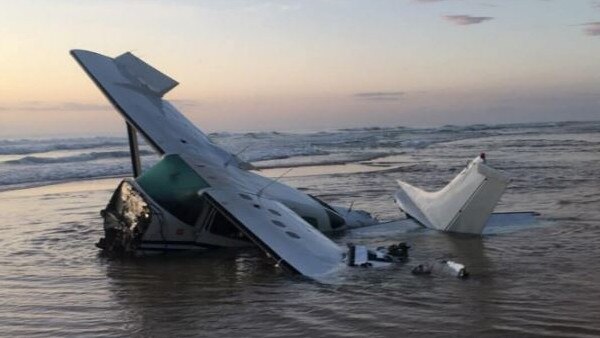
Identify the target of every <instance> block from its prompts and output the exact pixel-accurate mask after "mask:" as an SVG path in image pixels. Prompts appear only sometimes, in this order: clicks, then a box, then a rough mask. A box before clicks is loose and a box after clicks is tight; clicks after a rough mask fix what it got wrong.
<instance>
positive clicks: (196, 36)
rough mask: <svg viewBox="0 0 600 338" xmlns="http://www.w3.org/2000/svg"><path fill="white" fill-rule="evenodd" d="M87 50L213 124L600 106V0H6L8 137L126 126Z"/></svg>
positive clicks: (2, 20) (395, 120) (572, 115)
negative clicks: (137, 67)
mask: <svg viewBox="0 0 600 338" xmlns="http://www.w3.org/2000/svg"><path fill="white" fill-rule="evenodd" d="M76 48H77V49H88V50H92V51H96V52H99V53H101V54H105V55H109V56H118V55H119V54H121V53H123V52H126V51H131V52H133V53H134V54H136V55H137V56H139V57H141V58H142V59H144V60H145V61H146V62H148V63H150V64H151V65H153V66H154V67H155V68H157V69H159V70H161V71H162V72H164V73H166V74H168V75H169V76H171V77H173V78H174V79H176V80H177V81H178V82H179V83H180V85H179V86H177V87H176V88H175V89H173V90H172V91H171V92H169V93H168V94H167V95H166V97H165V98H166V99H168V100H172V101H173V102H174V104H175V105H176V106H177V107H178V108H179V109H180V110H181V111H182V112H183V113H184V114H185V115H186V116H188V117H189V118H190V119H191V120H192V121H193V122H194V123H195V124H196V125H197V126H198V127H200V128H201V129H202V130H204V131H206V132H212V131H257V130H321V129H332V128H346V127H360V126H389V125H393V126H438V125H446V124H456V125H465V124H475V123H520V122H545V121H564V120H599V119H600V0H312V1H308V0H307V1H302V0H298V1H288V0H279V1H276V0H220V1H217V0H215V1H209V0H205V1H202V0H196V1H192V0H169V1H167V0H164V1H161V0H147V1H142V0H85V1H76V0H52V1H50V0H46V1H44V0H38V1H35V0H21V1H4V0H2V1H0V138H15V137H27V136H36V135H75V134H77V135H103V134H122V133H123V132H124V125H123V122H122V120H121V119H120V117H119V115H118V113H116V112H115V111H114V109H113V108H112V107H111V106H110V105H109V104H108V101H107V100H106V99H105V98H104V97H103V96H102V94H101V93H100V91H99V90H98V89H97V88H96V87H95V86H94V85H93V83H92V82H91V81H90V80H89V78H88V77H87V76H86V75H85V74H84V73H83V71H82V70H81V69H80V68H79V66H78V65H77V64H76V63H75V61H74V60H73V59H72V58H71V56H70V55H69V53H68V52H69V50H71V49H76Z"/></svg>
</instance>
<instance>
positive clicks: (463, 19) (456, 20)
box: [443, 15, 493, 26]
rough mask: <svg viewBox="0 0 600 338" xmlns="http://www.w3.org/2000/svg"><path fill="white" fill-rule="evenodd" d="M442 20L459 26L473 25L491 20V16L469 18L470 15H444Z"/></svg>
mask: <svg viewBox="0 0 600 338" xmlns="http://www.w3.org/2000/svg"><path fill="white" fill-rule="evenodd" d="M443 18H444V19H446V20H448V21H450V22H451V23H453V24H455V25H459V26H467V25H474V24H478V23H482V22H485V21H489V20H492V19H493V17H491V16H470V15H444V16H443Z"/></svg>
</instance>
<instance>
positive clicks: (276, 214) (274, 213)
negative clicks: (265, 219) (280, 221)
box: [269, 209, 281, 216]
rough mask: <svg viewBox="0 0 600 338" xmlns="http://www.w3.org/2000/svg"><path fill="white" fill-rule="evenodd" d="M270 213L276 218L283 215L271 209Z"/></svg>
mask: <svg viewBox="0 0 600 338" xmlns="http://www.w3.org/2000/svg"><path fill="white" fill-rule="evenodd" d="M269 212H271V213H272V214H273V215H275V216H281V214H280V213H279V211H277V210H273V209H269Z"/></svg>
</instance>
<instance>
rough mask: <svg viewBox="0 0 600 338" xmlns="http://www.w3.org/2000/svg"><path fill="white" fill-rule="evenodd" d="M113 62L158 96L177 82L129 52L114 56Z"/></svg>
mask: <svg viewBox="0 0 600 338" xmlns="http://www.w3.org/2000/svg"><path fill="white" fill-rule="evenodd" d="M115 63H116V64H117V65H118V66H119V68H121V69H122V70H123V71H124V73H126V74H128V75H129V76H131V77H132V78H133V79H135V81H137V82H139V83H140V84H141V85H142V86H144V87H146V88H148V89H149V90H150V91H151V92H153V93H154V94H156V95H158V96H160V97H162V96H163V95H165V94H166V93H167V92H168V91H169V90H171V89H173V88H174V87H175V86H177V85H178V84H179V83H178V82H177V81H175V80H173V79H172V78H170V77H168V76H167V75H165V74H163V73H161V72H159V71H158V70H156V69H155V68H154V67H152V66H150V65H149V64H147V63H145V62H144V61H142V60H141V59H140V58H138V57H137V56H135V55H133V54H131V53H129V52H127V53H125V54H122V55H120V56H118V57H117V58H115Z"/></svg>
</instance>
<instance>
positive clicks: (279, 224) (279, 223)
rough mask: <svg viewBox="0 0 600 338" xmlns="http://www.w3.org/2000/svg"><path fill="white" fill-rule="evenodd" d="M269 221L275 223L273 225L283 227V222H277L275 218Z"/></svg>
mask: <svg viewBox="0 0 600 338" xmlns="http://www.w3.org/2000/svg"><path fill="white" fill-rule="evenodd" d="M271 222H273V224H275V225H277V226H279V227H282V228H285V224H283V223H281V222H279V221H277V220H274V219H273V220H271Z"/></svg>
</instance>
